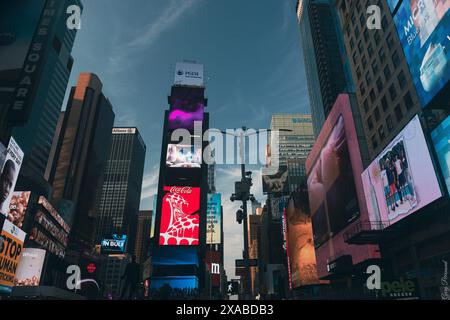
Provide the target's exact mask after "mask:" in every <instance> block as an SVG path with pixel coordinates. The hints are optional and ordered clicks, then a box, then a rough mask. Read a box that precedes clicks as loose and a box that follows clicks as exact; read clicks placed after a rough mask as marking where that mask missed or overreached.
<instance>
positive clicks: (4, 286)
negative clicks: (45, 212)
mask: <svg viewBox="0 0 450 320" xmlns="http://www.w3.org/2000/svg"><path fill="white" fill-rule="evenodd" d="M25 236H26V233H25V232H23V231H22V230H21V229H19V228H17V227H16V226H15V225H14V224H12V223H11V222H9V221H8V220H5V222H4V224H3V229H2V233H1V238H2V239H1V240H2V241H1V245H0V291H3V292H11V287H13V286H14V278H15V276H16V271H17V267H18V265H19V262H20V257H21V254H22V249H23V242H24V241H25Z"/></svg>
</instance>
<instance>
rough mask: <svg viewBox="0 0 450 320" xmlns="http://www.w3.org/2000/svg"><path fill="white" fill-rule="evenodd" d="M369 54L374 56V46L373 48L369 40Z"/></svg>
mask: <svg viewBox="0 0 450 320" xmlns="http://www.w3.org/2000/svg"><path fill="white" fill-rule="evenodd" d="M367 54H368V55H369V57H372V56H373V48H372V44H371V43H370V42H369V46H368V47H367Z"/></svg>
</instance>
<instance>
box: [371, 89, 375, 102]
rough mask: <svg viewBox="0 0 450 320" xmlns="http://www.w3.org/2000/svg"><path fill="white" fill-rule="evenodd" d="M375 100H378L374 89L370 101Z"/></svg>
mask: <svg viewBox="0 0 450 320" xmlns="http://www.w3.org/2000/svg"><path fill="white" fill-rule="evenodd" d="M375 98H376V95H375V90H373V89H372V90H370V101H371V102H374V101H375Z"/></svg>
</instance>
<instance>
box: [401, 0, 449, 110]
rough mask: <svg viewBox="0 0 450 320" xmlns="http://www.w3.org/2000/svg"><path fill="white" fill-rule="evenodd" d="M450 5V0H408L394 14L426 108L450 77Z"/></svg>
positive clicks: (407, 58)
mask: <svg viewBox="0 0 450 320" xmlns="http://www.w3.org/2000/svg"><path fill="white" fill-rule="evenodd" d="M449 8H450V1H449V0H404V1H403V2H402V4H401V5H400V8H399V10H398V11H397V14H396V15H395V16H394V22H395V25H396V27H397V32H398V35H399V37H400V42H401V44H402V47H403V51H404V52H405V56H406V60H407V62H408V65H409V69H410V72H411V75H412V78H413V80H414V84H415V87H416V89H417V93H418V96H419V98H420V102H421V103H422V106H423V107H425V106H426V105H427V104H428V103H429V102H430V100H431V99H433V97H434V96H435V95H436V94H437V93H438V92H439V90H441V89H442V88H443V87H444V86H445V84H446V83H447V82H448V80H449V79H450V50H449V48H450V32H449V30H450V10H449Z"/></svg>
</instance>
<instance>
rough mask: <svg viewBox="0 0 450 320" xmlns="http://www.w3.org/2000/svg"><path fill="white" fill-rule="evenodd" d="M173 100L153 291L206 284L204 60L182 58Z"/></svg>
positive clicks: (164, 144) (154, 251)
mask: <svg viewBox="0 0 450 320" xmlns="http://www.w3.org/2000/svg"><path fill="white" fill-rule="evenodd" d="M168 102H169V108H168V110H166V111H165V114H164V129H163V138H162V147H161V162H160V168H159V181H158V195H157V204H156V210H155V231H154V232H155V236H154V243H153V246H152V264H153V275H152V279H151V281H150V291H151V294H154V293H156V292H157V291H158V290H159V288H160V287H161V286H163V285H164V284H167V283H168V284H170V285H172V286H176V287H177V288H184V289H186V288H190V289H198V290H202V289H203V288H204V287H205V285H204V283H205V274H206V261H205V259H204V258H205V251H206V210H207V194H208V189H209V188H208V168H207V166H208V165H207V163H206V162H205V161H203V151H204V149H205V148H206V146H207V142H204V141H202V136H203V134H204V133H205V132H206V130H207V129H208V128H209V114H208V113H206V112H205V107H206V105H207V102H208V100H207V99H206V98H205V86H204V82H203V65H201V64H197V63H177V65H176V70H175V82H174V85H173V86H172V88H171V93H170V96H169V97H168ZM177 129H184V132H185V133H186V135H187V137H185V138H184V139H183V141H181V142H180V139H179V136H178V135H177V134H175V131H177V132H180V130H177ZM187 138H189V139H187ZM186 140H187V141H186ZM208 160H210V159H208Z"/></svg>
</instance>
